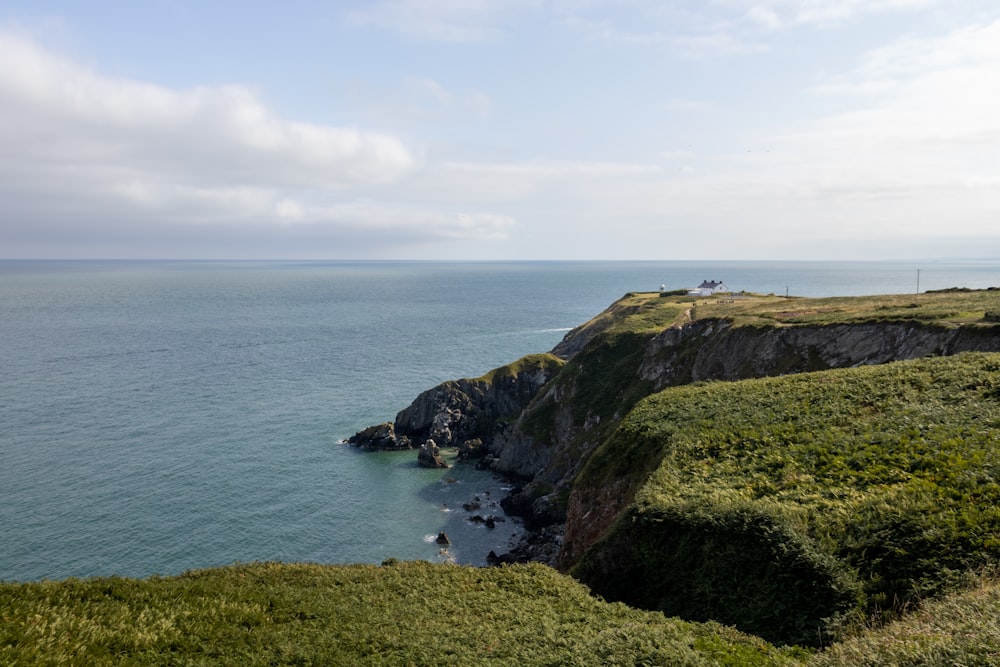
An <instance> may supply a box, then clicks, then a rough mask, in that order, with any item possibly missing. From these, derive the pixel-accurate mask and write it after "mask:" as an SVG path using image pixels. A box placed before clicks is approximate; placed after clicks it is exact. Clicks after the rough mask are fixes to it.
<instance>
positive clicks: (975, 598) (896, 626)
mask: <svg viewBox="0 0 1000 667" xmlns="http://www.w3.org/2000/svg"><path fill="white" fill-rule="evenodd" d="M997 664H1000V584H998V583H996V582H990V583H987V584H985V585H983V586H981V587H977V588H975V589H973V590H971V591H966V592H963V593H958V594H954V595H949V596H947V597H945V598H942V599H940V600H933V601H930V602H928V603H927V604H926V605H924V606H923V607H921V608H920V609H918V610H917V611H915V612H913V613H911V614H908V615H906V616H905V617H904V618H903V619H902V620H900V621H898V622H896V623H892V624H890V625H888V626H886V627H884V628H880V629H875V630H872V631H870V632H867V633H865V634H863V635H861V636H859V637H855V638H852V639H849V640H846V641H844V642H841V643H839V644H834V645H833V646H831V647H830V648H829V649H827V650H826V651H824V652H823V653H820V654H817V655H816V656H815V657H814V658H813V659H812V660H811V661H810V662H809V667H882V666H883V665H895V666H897V667H904V666H908V665H912V666H916V665H926V666H931V665H934V666H940V667H945V666H948V667H951V666H954V665H966V666H967V667H971V666H973V665H981V666H982V667H987V666H989V665H997Z"/></svg>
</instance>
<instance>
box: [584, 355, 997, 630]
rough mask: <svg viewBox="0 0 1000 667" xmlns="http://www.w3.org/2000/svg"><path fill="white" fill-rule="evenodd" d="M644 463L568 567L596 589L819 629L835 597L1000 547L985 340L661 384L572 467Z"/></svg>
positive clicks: (900, 592) (899, 582) (981, 557)
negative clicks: (622, 509)
mask: <svg viewBox="0 0 1000 667" xmlns="http://www.w3.org/2000/svg"><path fill="white" fill-rule="evenodd" d="M651 462H659V464H658V467H657V466H656V465H655V464H653V465H651ZM652 468H655V472H653V474H652V475H651V476H650V477H649V479H648V480H647V481H646V482H645V484H644V486H642V488H641V489H640V491H639V492H638V494H637V496H636V499H635V502H634V503H633V505H632V507H631V508H630V509H629V511H628V512H627V513H626V515H625V516H624V517H622V519H621V520H619V521H618V523H617V524H616V526H615V527H614V528H613V529H612V531H611V532H610V533H609V534H608V535H607V536H606V538H605V539H604V540H603V541H601V542H599V543H598V544H596V545H595V546H594V547H592V549H591V551H590V552H589V553H588V554H587V555H586V556H585V558H584V559H583V561H582V562H581V563H580V564H579V565H578V567H577V570H576V571H575V572H576V574H577V575H578V576H580V577H581V578H582V579H583V580H584V581H585V582H587V583H588V584H589V585H591V586H592V587H593V588H594V590H595V591H596V592H598V593H600V594H602V595H605V596H606V597H609V598H611V599H618V600H624V601H627V602H629V603H631V604H634V605H636V606H640V607H643V608H653V609H662V610H664V611H666V612H667V613H668V614H676V615H679V616H682V617H684V618H689V619H692V620H701V619H704V618H712V619H715V620H720V621H722V622H725V623H731V624H733V625H736V626H737V627H740V628H741V629H743V630H745V631H748V632H753V633H755V634H760V635H761V636H764V637H765V638H768V639H769V640H771V641H778V642H789V643H807V644H809V643H812V644H821V643H823V642H826V641H828V640H829V639H828V638H829V636H830V634H829V633H831V632H835V629H836V627H837V623H836V622H834V621H833V620H832V619H833V617H835V616H837V615H840V616H842V617H851V616H854V617H862V616H867V615H869V614H873V613H880V612H886V611H889V612H892V611H894V610H895V611H898V610H902V609H905V608H906V607H907V606H908V605H910V604H913V603H914V602H916V601H918V600H921V599H924V598H926V597H929V596H931V597H932V596H937V595H940V594H943V593H946V592H948V591H950V590H954V589H955V588H956V587H959V586H961V585H962V584H963V583H964V580H965V578H966V577H967V573H969V572H970V571H975V570H977V569H979V568H982V567H987V566H989V565H990V564H992V563H995V562H996V561H997V560H998V559H1000V476H998V471H1000V355H996V354H965V355H959V356H956V357H947V358H933V359H920V360H915V361H908V362H899V363H894V364H887V365H884V366H872V367H862V368H853V369H844V370H835V371H824V372H820V373H810V374H801V375H796V376H786V377H780V378H768V379H761V380H746V381H740V382H733V383H723V382H719V383H708V384H700V385H689V386H684V387H676V388H672V389H668V390H665V391H663V392H660V393H658V394H656V395H654V396H651V397H649V398H647V399H646V400H644V401H642V402H641V403H639V404H638V405H637V406H636V408H635V409H634V410H633V411H632V412H631V414H629V415H628V417H626V418H625V419H624V420H622V422H621V424H620V427H619V429H618V430H617V432H616V434H615V435H614V437H613V438H612V439H611V440H610V441H609V442H608V443H607V444H606V445H605V446H604V447H603V448H602V449H601V450H599V451H598V452H597V453H596V454H595V456H594V457H593V458H592V459H591V461H590V462H589V463H588V474H590V475H603V476H605V477H606V478H608V479H615V478H621V477H622V476H623V475H628V474H629V473H630V471H634V470H643V469H646V470H648V469H652Z"/></svg>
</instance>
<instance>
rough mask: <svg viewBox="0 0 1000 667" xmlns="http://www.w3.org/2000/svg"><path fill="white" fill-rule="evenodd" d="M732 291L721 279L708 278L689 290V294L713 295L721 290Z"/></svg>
mask: <svg viewBox="0 0 1000 667" xmlns="http://www.w3.org/2000/svg"><path fill="white" fill-rule="evenodd" d="M728 291H730V290H729V288H728V287H726V283H724V282H722V281H721V280H706V281H704V282H703V283H702V284H700V285H698V286H697V287H695V288H693V289H689V290H688V295H689V296H712V295H713V294H718V293H719V292H728Z"/></svg>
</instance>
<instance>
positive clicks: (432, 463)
mask: <svg viewBox="0 0 1000 667" xmlns="http://www.w3.org/2000/svg"><path fill="white" fill-rule="evenodd" d="M417 464H418V465H420V466H423V467H424V468H447V467H448V463H447V462H446V461H445V460H444V457H442V456H441V448H440V447H438V446H437V444H435V443H434V441H433V440H427V442H425V443H424V444H422V445H420V450H419V451H418V452H417Z"/></svg>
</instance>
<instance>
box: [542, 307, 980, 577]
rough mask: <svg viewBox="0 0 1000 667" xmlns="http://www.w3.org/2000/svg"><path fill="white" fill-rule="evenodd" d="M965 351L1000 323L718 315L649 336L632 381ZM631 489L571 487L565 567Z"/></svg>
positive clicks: (619, 484) (574, 430) (668, 382)
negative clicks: (799, 320)
mask: <svg viewBox="0 0 1000 667" xmlns="http://www.w3.org/2000/svg"><path fill="white" fill-rule="evenodd" d="M965 351H985V352H996V351H1000V328H998V327H984V326H962V327H949V326H940V325H932V324H930V325H929V324H926V323H919V322H873V323H859V324H842V325H826V326H794V327H734V326H732V325H731V323H729V322H727V321H724V320H700V321H697V322H693V323H688V324H684V325H681V326H678V327H674V328H670V329H667V330H666V331H663V332H662V333H660V334H658V335H656V336H654V337H653V338H651V339H650V340H649V342H648V344H647V346H646V350H645V353H644V355H643V359H642V362H641V363H640V364H639V366H638V367H637V368H636V372H635V376H634V377H633V378H632V379H631V380H632V381H635V382H642V381H645V382H648V383H650V385H651V386H652V387H653V389H654V390H660V389H663V388H665V387H668V386H673V385H678V384H684V383H687V382H698V381H706V380H738V379H743V378H751V377H764V376H772V375H781V374H787V373H798V372H807V371H815V370H824V369H829V368H848V367H852V366H860V365H866V364H883V363H888V362H892V361H901V360H904V359H916V358H919V357H924V356H928V355H950V354H957V353H959V352H965ZM586 430H587V424H586V421H584V422H583V423H577V424H573V425H572V426H571V427H570V428H568V429H561V430H559V432H558V440H559V441H560V442H565V443H569V442H575V443H588V444H589V442H590V441H588V440H587V439H586V438H581V437H580V434H581V433H585V432H586ZM591 449H592V448H591ZM581 453H582V454H583V455H584V456H586V455H587V454H588V453H589V452H581ZM546 473H547V471H546V470H545V469H543V470H541V471H539V473H538V474H539V476H541V477H543V478H544V477H545V475H546ZM569 481H570V480H567V482H569ZM635 491H636V488H635V484H634V482H633V480H630V479H613V480H610V481H605V482H604V483H603V484H602V485H601V486H600V487H599V488H587V487H585V486H576V487H574V488H573V489H572V492H571V493H570V495H569V499H568V503H567V508H566V531H565V538H564V543H563V547H562V553H561V555H560V564H561V565H562V566H563V567H568V566H570V565H572V564H573V563H574V562H575V561H576V560H577V559H578V558H579V557H580V555H581V554H582V553H583V552H584V550H586V548H587V547H589V546H590V545H591V544H593V542H594V541H595V540H596V539H597V538H598V537H599V536H600V535H601V533H603V532H604V531H605V530H606V529H607V528H608V526H610V525H611V523H612V522H613V521H614V519H615V518H616V517H617V516H618V515H619V514H620V513H621V512H622V511H623V510H624V509H625V508H626V507H627V506H628V504H629V503H630V502H631V501H632V498H633V497H634V493H635Z"/></svg>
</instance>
